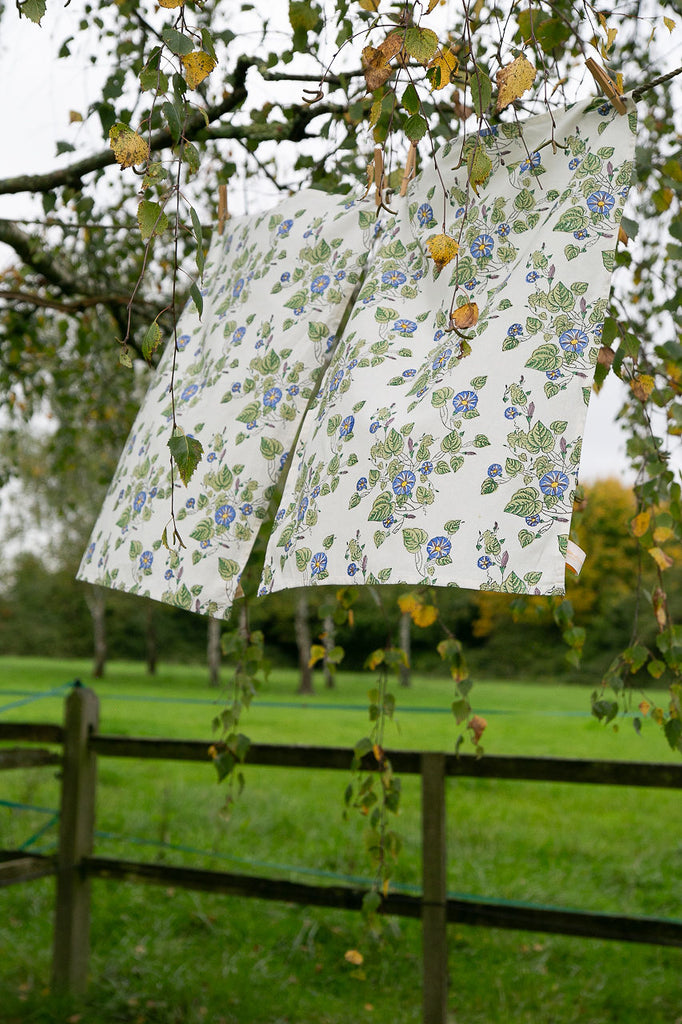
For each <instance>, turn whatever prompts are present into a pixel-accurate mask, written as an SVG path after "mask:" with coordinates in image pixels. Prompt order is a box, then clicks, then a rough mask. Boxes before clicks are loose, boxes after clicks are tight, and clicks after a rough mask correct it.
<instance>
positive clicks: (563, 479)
mask: <svg viewBox="0 0 682 1024" xmlns="http://www.w3.org/2000/svg"><path fill="white" fill-rule="evenodd" d="M568 484H569V479H568V477H567V476H566V474H565V473H562V472H560V471H559V470H558V469H553V470H552V471H551V472H550V473H545V475H544V476H541V477H540V490H541V491H542V493H543V494H550V495H552V496H556V497H557V498H560V497H561V496H562V495H563V493H564V491H565V490H566V488H567V487H568Z"/></svg>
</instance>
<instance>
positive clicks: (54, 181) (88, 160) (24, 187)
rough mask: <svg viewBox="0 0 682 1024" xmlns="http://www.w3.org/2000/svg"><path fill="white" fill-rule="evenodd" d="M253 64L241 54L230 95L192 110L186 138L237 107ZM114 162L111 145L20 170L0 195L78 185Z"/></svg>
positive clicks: (158, 145)
mask: <svg viewBox="0 0 682 1024" xmlns="http://www.w3.org/2000/svg"><path fill="white" fill-rule="evenodd" d="M253 64H255V60H253V59H252V58H250V57H249V58H247V57H240V59H239V60H238V61H237V67H236V68H235V72H234V88H233V90H232V92H231V93H230V95H229V96H226V97H225V98H224V99H223V101H222V102H221V103H218V104H216V105H215V106H213V107H207V108H206V109H205V110H198V111H194V113H192V114H191V115H190V117H189V118H188V119H187V127H186V129H185V138H186V139H187V140H190V139H194V138H197V136H199V135H200V134H201V131H202V129H205V127H206V122H207V120H208V122H209V123H212V122H213V121H217V120H219V119H220V118H221V117H223V116H224V115H225V114H229V113H231V112H232V111H234V110H236V109H237V107H240V106H241V105H242V103H243V102H244V100H245V99H246V95H247V93H246V73H247V71H248V69H249V68H250V67H251V66H252V65H253ZM173 145H174V142H173V137H172V135H171V133H170V132H169V131H168V130H167V129H163V130H162V131H158V132H155V133H154V134H153V135H152V137H151V140H150V149H151V150H152V152H155V151H157V150H159V149H166V148H167V147H168V146H173ZM114 163H116V157H115V156H114V152H113V150H112V149H104V150H102V151H101V152H99V153H94V154H93V155H92V156H89V157H85V159H84V160H77V161H76V162H75V163H73V164H69V166H68V167H63V168H61V169H60V170H57V171H49V172H48V173H46V174H22V175H19V176H18V177H16V178H5V179H4V181H0V195H15V194H17V193H19V192H51V191H52V189H55V188H63V187H64V186H65V185H70V186H72V187H74V188H80V187H81V184H82V178H83V177H84V175H86V174H92V172H93V171H99V170H102V169H103V168H104V167H109V166H110V165H111V164H114Z"/></svg>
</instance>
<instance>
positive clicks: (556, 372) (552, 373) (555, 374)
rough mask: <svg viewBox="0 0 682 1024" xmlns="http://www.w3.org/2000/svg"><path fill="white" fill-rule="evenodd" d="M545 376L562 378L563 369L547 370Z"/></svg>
mask: <svg viewBox="0 0 682 1024" xmlns="http://www.w3.org/2000/svg"><path fill="white" fill-rule="evenodd" d="M545 377H546V378H547V380H560V379H561V370H545Z"/></svg>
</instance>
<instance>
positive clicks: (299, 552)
mask: <svg viewBox="0 0 682 1024" xmlns="http://www.w3.org/2000/svg"><path fill="white" fill-rule="evenodd" d="M312 557H313V553H312V551H311V550H310V548H297V549H296V568H297V569H298V571H299V572H304V571H305V567H306V566H307V564H308V562H309V561H310V559H311V558H312Z"/></svg>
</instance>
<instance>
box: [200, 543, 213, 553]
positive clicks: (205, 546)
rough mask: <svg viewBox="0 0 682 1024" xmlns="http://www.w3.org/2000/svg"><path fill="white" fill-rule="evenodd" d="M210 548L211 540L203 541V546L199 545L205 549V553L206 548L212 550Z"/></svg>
mask: <svg viewBox="0 0 682 1024" xmlns="http://www.w3.org/2000/svg"><path fill="white" fill-rule="evenodd" d="M210 546H211V542H210V540H202V542H201V544H200V545H199V547H200V548H203V549H204V551H205V550H206V548H210Z"/></svg>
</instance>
